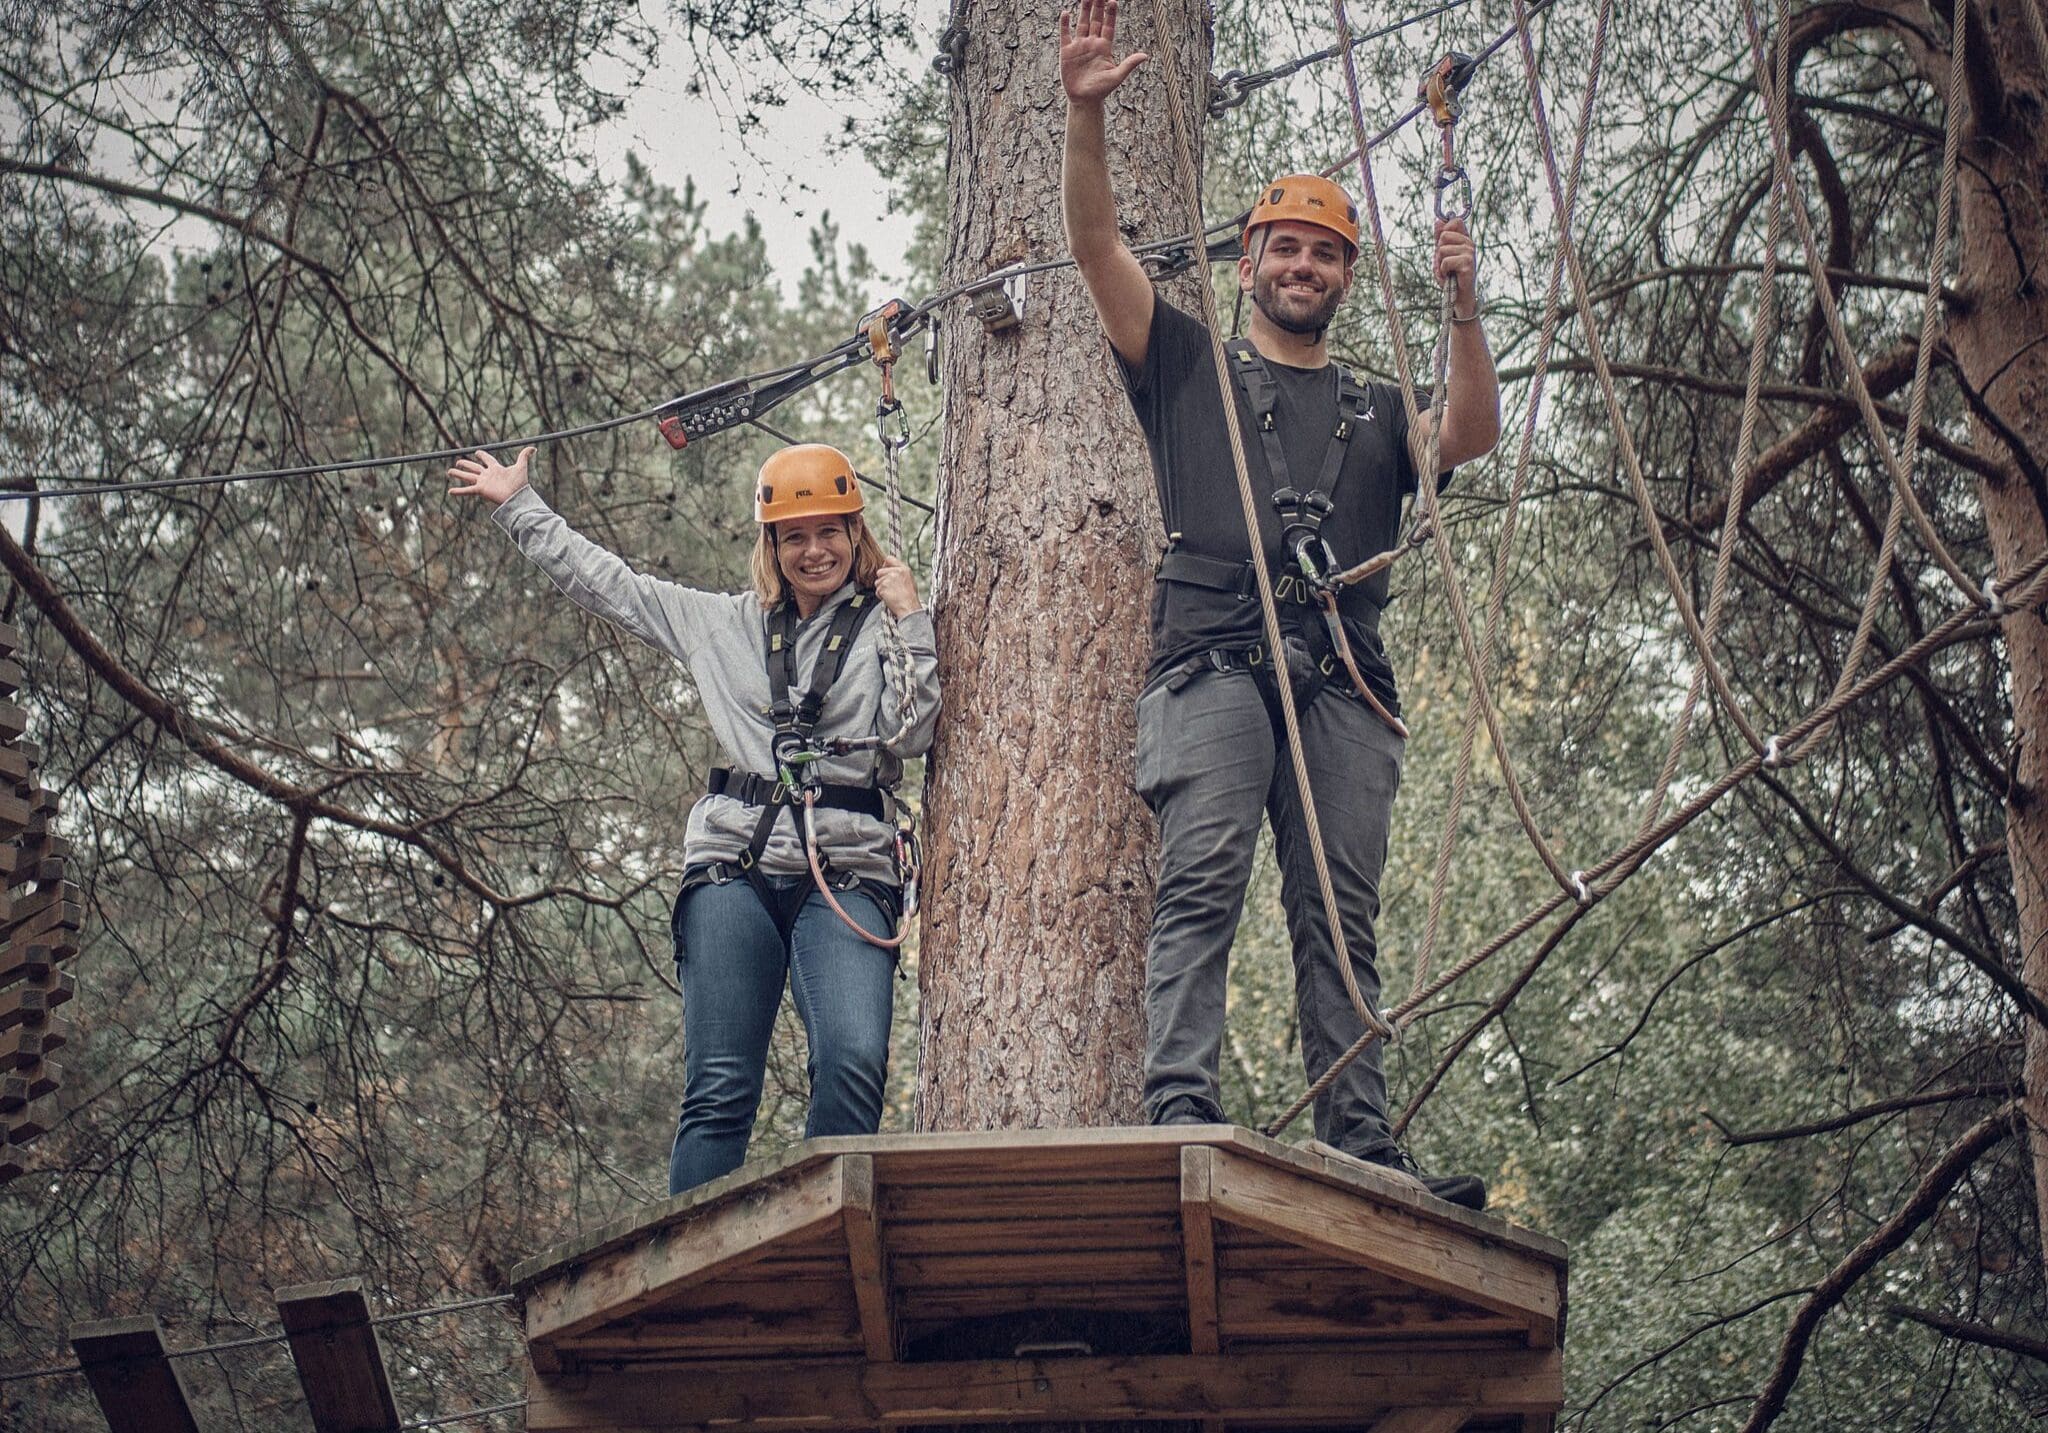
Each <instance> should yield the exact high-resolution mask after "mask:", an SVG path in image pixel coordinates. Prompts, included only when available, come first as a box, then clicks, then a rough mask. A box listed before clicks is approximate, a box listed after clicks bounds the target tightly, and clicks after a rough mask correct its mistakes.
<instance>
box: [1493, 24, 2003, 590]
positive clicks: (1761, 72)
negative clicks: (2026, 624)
mask: <svg viewBox="0 0 2048 1433" xmlns="http://www.w3.org/2000/svg"><path fill="white" fill-rule="evenodd" d="M1515 4H1516V7H1517V8H1520V6H1521V4H1522V0H1515ZM1778 8H1779V20H1778V23H1779V24H1780V25H1785V24H1788V23H1789V19H1788V17H1787V14H1786V10H1785V5H1784V3H1783V0H1780V3H1779V7H1778ZM1742 24H1743V29H1744V30H1745V32H1746V33H1747V34H1748V36H1749V49H1750V58H1751V62H1752V63H1753V64H1754V65H1755V67H1756V76H1757V86H1758V89H1759V90H1760V91H1762V93H1763V99H1764V108H1765V112H1766V114H1767V115H1768V117H1769V119H1770V132H1771V148H1772V151H1773V157H1774V159H1775V162H1776V166H1777V171H1778V180H1779V182H1780V183H1781V184H1783V185H1784V186H1785V192H1786V196H1787V200H1788V202H1789V203H1790V205H1791V210H1792V222H1793V224H1794V225H1795V226H1796V227H1797V228H1798V230H1799V243H1800V247H1801V248H1802V249H1803V250H1804V251H1805V254H1806V268H1807V272H1808V273H1809V274H1810V275H1811V277H1812V279H1813V288H1814V301H1815V302H1816V303H1818V304H1819V305H1820V310H1821V316H1822V317H1823V318H1824V319H1825V320H1826V322H1827V329H1828V337H1829V338H1830V339H1831V340H1832V342H1833V344H1834V348H1835V354H1836V356H1837V357H1838V358H1839V359H1840V360H1841V365H1842V370H1843V377H1844V378H1845V379H1846V380H1847V382H1848V385H1849V393H1850V396H1851V397H1852V398H1854V399H1855V400H1856V408H1857V411H1858V412H1859V413H1860V414H1861V415H1862V418H1863V426H1864V428H1865V430H1866V431H1867V432H1868V433H1869V435H1870V443H1871V446H1872V447H1873V448H1875V449H1876V450H1877V455H1878V457H1879V458H1880V459H1882V460H1883V462H1884V465H1885V469H1886V471H1887V472H1888V473H1889V474H1890V476H1891V482H1892V487H1893V489H1894V490H1895V491H1896V492H1897V493H1898V495H1899V497H1900V500H1901V501H1903V502H1904V503H1905V504H1906V515H1907V516H1908V517H1910V518H1912V520H1913V526H1914V529H1915V530H1916V531H1917V532H1918V533H1919V534H1920V541H1921V543H1922V544H1923V545H1924V546H1925V547H1926V548H1927V552H1928V555H1929V556H1931V557H1932V558H1933V559H1934V560H1935V562H1936V563H1937V564H1939V566H1940V567H1941V570H1942V571H1943V572H1945V573H1947V574H1948V578H1949V580H1950V581H1951V582H1953V583H1954V584H1955V585H1956V589H1957V590H1958V591H1960V592H1961V593H1963V595H1964V596H1965V597H1967V598H1968V599H1969V600H1970V601H1971V602H1973V603H1975V604H1977V605H1978V606H1979V607H1989V606H1991V605H1992V601H1991V598H1990V597H1989V596H1988V595H1987V594H1986V593H1984V592H1983V591H1981V590H1979V588H1978V587H1977V585H1976V584H1975V583H1973V582H1971V581H1970V578H1969V575H1968V574H1967V573H1965V572H1964V571H1963V569H1962V565H1961V564H1960V563H1958V562H1957V561H1956V559H1955V557H1954V555H1953V554H1951V553H1950V552H1949V550H1948V547H1947V545H1946V544H1945V543H1943V542H1942V540H1941V535H1940V534H1939V533H1937V532H1936V531H1935V530H1934V522H1933V520H1932V519H1931V518H1929V517H1928V516H1927V510H1926V509H1925V508H1923V507H1921V506H1920V499H1919V498H1918V497H1917V496H1916V495H1915V494H1914V492H1913V485H1912V482H1911V481H1910V475H1909V474H1908V473H1907V471H1906V470H1905V469H1904V468H1903V467H1902V466H1901V465H1900V461H1899V453H1898V450H1897V449H1896V448H1894V447H1893V446H1892V440H1891V435H1890V434H1888V433H1887V432H1886V431H1885V427H1884V419H1883V418H1882V417H1880V416H1879V414H1878V411H1877V401H1876V400H1875V399H1874V398H1872V397H1871V396H1870V387H1869V385H1868V384H1866V383H1865V382H1864V381H1863V369H1862V366H1861V365H1860V364H1859V363H1858V362H1857V360H1856V349H1855V346H1854V345H1853V344H1852V343H1851V342H1850V339H1849V330H1848V327H1847V325H1845V324H1844V323H1843V321H1842V309H1841V305H1840V304H1838V303H1836V302H1835V292H1834V289H1833V287H1832V285H1831V284H1830V283H1829V280H1828V274H1827V261H1826V259H1825V257H1824V256H1823V255H1822V253H1821V251H1820V241H1819V239H1817V238H1816V237H1815V236H1814V230H1813V218H1812V216H1811V215H1810V214H1808V213H1807V211H1806V202H1805V199H1804V197H1803V196H1802V195H1801V193H1800V191H1799V189H1798V188H1797V187H1796V185H1795V184H1794V183H1793V171H1792V149H1791V141H1790V134H1791V121H1790V119H1789V116H1788V109H1787V104H1788V91H1789V88H1790V86H1789V85H1788V86H1785V87H1783V88H1781V87H1780V86H1778V85H1777V84H1775V83H1773V82H1772V81H1771V79H1770V78H1769V66H1768V65H1767V64H1766V63H1765V59H1764V42H1763V33H1762V30H1761V28H1760V26H1759V25H1758V23H1757V17H1756V9H1755V7H1754V6H1753V5H1752V4H1751V3H1750V0H1743V3H1742ZM1963 28H1966V27H1965V26H1952V27H1951V29H1952V30H1961V29H1963ZM1958 43H1959V42H1958V41H1957V40H1956V39H1955V38H1954V37H1953V36H1952V37H1951V39H1950V46H1951V49H1952V50H1953V48H1954V47H1955V46H1956V45H1957V44H1958Z"/></svg>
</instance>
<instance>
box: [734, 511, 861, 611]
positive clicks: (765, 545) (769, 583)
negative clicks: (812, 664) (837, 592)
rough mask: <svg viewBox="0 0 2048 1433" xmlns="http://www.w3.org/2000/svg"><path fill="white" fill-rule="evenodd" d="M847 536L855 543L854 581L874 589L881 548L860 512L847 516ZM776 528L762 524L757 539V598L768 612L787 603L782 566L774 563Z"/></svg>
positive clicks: (754, 560) (787, 585) (765, 523)
mask: <svg viewBox="0 0 2048 1433" xmlns="http://www.w3.org/2000/svg"><path fill="white" fill-rule="evenodd" d="M844 521H845V523H846V535H847V536H848V537H850V538H851V539H853V580H854V582H855V584H856V585H858V586H861V587H873V586H874V585H875V574H876V573H877V572H880V571H881V570H882V544H881V543H879V542H877V541H875V534H874V531H873V530H872V529H871V528H869V527H868V525H867V521H866V519H864V518H862V517H861V515H860V514H859V513H857V512H850V513H847V514H845V518H844ZM775 526H776V525H775V524H774V523H772V522H764V523H762V524H761V530H760V534H759V536H757V537H756V538H755V539H754V558H753V564H752V566H753V575H754V595H755V596H756V597H758V598H760V599H761V606H762V607H763V609H769V608H773V607H775V606H777V605H778V604H780V603H782V602H784V601H786V600H787V599H788V597H789V584H788V583H786V582H784V581H783V580H782V565H781V564H780V563H778V562H777V561H776V560H775Z"/></svg>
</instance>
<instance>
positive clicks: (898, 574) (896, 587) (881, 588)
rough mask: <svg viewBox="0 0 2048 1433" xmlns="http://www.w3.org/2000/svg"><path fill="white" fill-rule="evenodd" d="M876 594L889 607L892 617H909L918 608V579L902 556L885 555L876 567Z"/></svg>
mask: <svg viewBox="0 0 2048 1433" xmlns="http://www.w3.org/2000/svg"><path fill="white" fill-rule="evenodd" d="M875 596H877V597H879V598H881V599H882V605H883V606H884V607H887V608H888V609H889V615H890V616H891V617H898V618H901V617H908V616H909V615H910V614H911V613H913V612H915V611H917V610H918V608H919V606H921V605H922V604H920V603H919V602H918V600H917V579H916V578H915V577H912V576H911V575H910V568H909V566H908V565H907V564H905V562H904V561H903V559H902V558H900V557H885V558H883V559H882V565H881V566H880V567H878V568H876V569H875Z"/></svg>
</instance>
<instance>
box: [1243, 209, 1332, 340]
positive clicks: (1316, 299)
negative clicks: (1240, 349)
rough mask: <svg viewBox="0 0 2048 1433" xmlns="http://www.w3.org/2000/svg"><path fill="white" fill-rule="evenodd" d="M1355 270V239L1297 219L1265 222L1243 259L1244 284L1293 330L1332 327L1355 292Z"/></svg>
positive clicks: (1276, 321)
mask: <svg viewBox="0 0 2048 1433" xmlns="http://www.w3.org/2000/svg"><path fill="white" fill-rule="evenodd" d="M1351 275H1352V254H1351V246H1350V245H1348V244H1346V243H1345V242H1344V241H1343V240H1342V239H1340V238H1338V237H1337V236H1336V235H1335V234H1333V233H1331V232H1330V231H1329V230H1328V229H1325V228H1323V227H1322V226H1321V225H1320V224H1304V223H1301V222H1300V221H1298V220H1293V219H1283V220H1281V221H1279V222H1278V223H1274V224H1267V225H1264V226H1262V227H1261V228H1260V229H1259V230H1258V232H1257V233H1255V234H1254V235H1253V236H1252V252H1251V253H1249V254H1247V255H1246V256H1245V257H1243V258H1241V259H1239V260H1238V261H1237V281H1238V287H1239V288H1241V289H1244V290H1246V291H1247V292H1249V293H1250V294H1251V296H1252V303H1253V304H1255V305H1256V306H1257V307H1258V310H1259V312H1260V313H1262V314H1264V315H1265V316H1266V318H1267V320H1268V321H1270V322H1271V323H1272V324H1273V325H1274V326H1275V327H1278V328H1281V329H1284V330H1286V331H1287V332H1288V333H1300V334H1311V335H1313V334H1318V333H1321V332H1322V331H1323V330H1324V329H1325V328H1327V327H1329V323H1330V319H1331V317H1332V316H1333V315H1334V314H1335V313H1336V312H1337V307H1338V305H1339V304H1341V303H1343V302H1344V298H1345V295H1347V294H1348V293H1350V292H1351Z"/></svg>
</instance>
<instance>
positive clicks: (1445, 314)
mask: <svg viewBox="0 0 2048 1433" xmlns="http://www.w3.org/2000/svg"><path fill="white" fill-rule="evenodd" d="M1332 12H1333V14H1334V15H1335V17H1336V27H1337V35H1338V41H1339V43H1340V44H1344V45H1345V46H1346V49H1345V55H1344V85H1345V89H1346V92H1347V93H1348V95H1349V97H1350V101H1351V103H1350V112H1351V128H1352V133H1353V134H1354V136H1356V138H1357V139H1358V153H1359V155H1360V156H1361V157H1360V159H1359V161H1358V178H1359V183H1360V185H1361V186H1362V188H1363V190H1364V198H1365V210H1366V213H1367V214H1368V215H1369V216H1370V217H1371V219H1372V237H1373V261H1374V267H1375V268H1376V269H1377V271H1378V273H1379V280H1380V299H1381V302H1382V303H1383V304H1384V306H1385V308H1386V311H1387V328H1388V332H1389V335H1390V336H1391V338H1392V340H1393V349H1394V369H1395V373H1396V375H1397V376H1398V377H1399V379H1400V388H1401V407H1402V410H1403V412H1404V413H1406V415H1407V419H1408V431H1409V433H1410V435H1411V441H1412V435H1413V434H1414V433H1416V432H1417V431H1418V425H1419V423H1420V420H1421V415H1420V413H1419V412H1418V410H1417V408H1416V406H1415V380H1414V371H1413V366H1412V364H1411V363H1410V361H1409V356H1408V339H1407V335H1406V333H1405V331H1404V329H1403V326H1402V318H1401V305H1400V303H1399V301H1398V300H1396V298H1395V297H1394V273H1393V268H1392V265H1391V263H1390V262H1389V260H1388V257H1387V236H1386V229H1385V226H1384V224H1383V223H1382V221H1381V218H1380V204H1379V191H1378V189H1377V187H1376V186H1375V185H1374V183H1373V178H1372V165H1371V163H1370V162H1369V161H1368V160H1367V159H1366V158H1364V157H1363V156H1364V154H1365V151H1366V149H1367V143H1366V139H1365V111H1364V106H1363V102H1362V100H1361V99H1360V98H1359V86H1358V67H1357V63H1356V59H1355V57H1354V56H1353V55H1352V53H1351V52H1350V49H1349V44H1348V42H1349V37H1350V21H1349V18H1348V17H1347V16H1346V14H1345V11H1344V5H1343V0H1332ZM1558 207H1559V208H1560V209H1562V208H1563V205H1562V204H1560V205H1559V206H1558ZM1450 308H1451V284H1450V281H1448V280H1447V281H1446V282H1445V285H1444V289H1443V293H1442V302H1441V307H1440V312H1439V314H1438V327H1437V342H1436V345H1435V348H1434V350H1433V353H1432V368H1433V369H1434V370H1435V383H1434V388H1433V391H1432V392H1431V395H1430V408H1431V415H1432V421H1431V423H1430V427H1429V433H1428V436H1427V438H1426V440H1425V442H1424V458H1425V461H1424V462H1423V463H1422V464H1421V465H1420V467H1419V469H1418V472H1417V477H1416V484H1415V491H1416V503H1417V506H1418V507H1419V508H1420V509H1421V512H1422V520H1421V525H1422V526H1424V527H1426V528H1427V529H1428V531H1429V536H1430V539H1431V541H1432V542H1434V544H1435V546H1436V555H1437V564H1438V566H1439V567H1440V568H1441V569H1442V571H1443V574H1444V585H1445V594H1444V595H1445V599H1446V602H1447V604H1448V605H1449V607H1450V611H1451V618H1452V621H1453V623H1454V625H1455V626H1456V627H1457V631H1458V645H1459V647H1460V649H1461V650H1462V651H1463V653H1464V656H1465V662H1466V665H1467V667H1468V668H1470V669H1471V671H1472V674H1473V679H1474V682H1475V686H1476V689H1477V691H1478V693H1479V697H1480V712H1481V715H1482V716H1483V717H1484V719H1485V721H1486V730H1487V735H1488V737H1489V738H1490V739H1491V741H1492V743H1493V751H1494V757H1495V759H1496V760H1497V761H1498V762H1499V763H1500V769H1501V778H1502V783H1503V785H1504V786H1505V787H1506V790H1507V793H1508V800H1509V802H1510V803H1511V804H1512V805H1513V806H1514V809H1515V815H1516V816H1517V818H1519V819H1520V821H1521V823H1522V829H1523V831H1524V832H1526V833H1527V834H1528V837H1529V842H1530V844H1531V845H1532V846H1534V847H1535V849H1536V853H1537V855H1538V856H1539V857H1541V858H1542V860H1543V863H1544V865H1545V866H1547V867H1548V868H1549V870H1550V873H1551V875H1552V876H1554V877H1556V879H1557V883H1558V885H1559V886H1560V887H1562V888H1564V889H1566V890H1570V889H1571V877H1570V876H1569V875H1568V874H1567V873H1566V871H1565V868H1564V865H1563V863H1562V862H1560V861H1559V860H1558V858H1557V855H1556V853H1555V852H1553V851H1552V850H1551V849H1550V843H1549V842H1548V841H1547V840H1545V839H1544V836H1543V833H1542V831H1541V830H1539V829H1538V827H1537V824H1536V815H1535V813H1534V812H1533V811H1532V810H1531V809H1530V808H1529V802H1528V798H1527V796H1526V795H1525V794H1524V793H1523V791H1522V783H1521V778H1520V776H1519V775H1518V774H1517V773H1516V770H1515V763H1514V758H1513V757H1512V756H1511V755H1510V754H1509V752H1508V745H1507V737H1506V735H1505V733H1503V732H1502V730H1501V727H1500V715H1499V713H1498V712H1497V711H1496V710H1495V709H1494V705H1493V701H1492V697H1491V695H1490V694H1489V693H1488V692H1487V690H1486V683H1485V681H1484V679H1483V676H1482V674H1481V672H1480V667H1479V649H1478V643H1477V641H1476V639H1475V638H1474V637H1473V635H1472V619H1471V614H1470V612H1468V611H1467V610H1466V606H1465V597H1464V593H1463V592H1462V591H1461V590H1460V588H1459V586H1458V580H1457V563H1456V559H1455V558H1454V557H1453V555H1452V553H1451V543H1450V536H1449V534H1447V533H1446V532H1445V531H1444V530H1443V523H1442V522H1441V521H1440V520H1439V519H1438V516H1437V506H1436V503H1437V493H1436V474H1437V468H1438V461H1439V456H1440V453H1441V449H1442V438H1443V423H1442V421H1441V415H1442V413H1443V412H1444V408H1443V403H1444V394H1445V387H1446V374H1447V368H1446V366H1445V365H1446V362H1447V358H1448V352H1447V348H1446V334H1447V333H1448V331H1449V328H1450Z"/></svg>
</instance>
